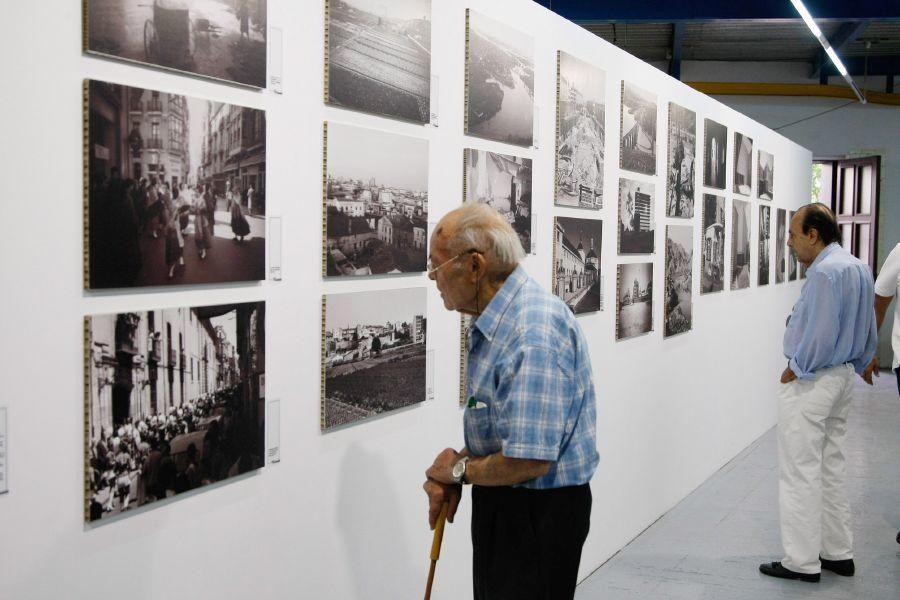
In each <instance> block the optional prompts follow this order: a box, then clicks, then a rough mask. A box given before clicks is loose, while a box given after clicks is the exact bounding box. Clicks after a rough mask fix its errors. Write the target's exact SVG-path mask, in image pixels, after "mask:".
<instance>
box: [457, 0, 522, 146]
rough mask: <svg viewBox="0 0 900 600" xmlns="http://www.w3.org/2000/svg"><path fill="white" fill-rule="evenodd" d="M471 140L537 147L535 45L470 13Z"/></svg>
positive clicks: (467, 113) (467, 120) (501, 25)
mask: <svg viewBox="0 0 900 600" xmlns="http://www.w3.org/2000/svg"><path fill="white" fill-rule="evenodd" d="M465 132H466V135H472V136H476V137H481V138H485V139H489V140H494V141H497V142H504V143H507V144H513V145H516V146H525V147H530V146H531V145H532V144H533V143H534V40H533V39H532V38H531V37H530V36H528V35H526V34H524V33H522V32H520V31H517V30H515V29H513V28H511V27H509V26H507V25H505V24H504V23H501V22H500V21H496V20H494V19H491V18H489V17H486V16H484V15H482V14H479V13H477V12H475V11H472V10H470V9H466V106H465Z"/></svg>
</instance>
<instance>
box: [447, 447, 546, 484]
mask: <svg viewBox="0 0 900 600" xmlns="http://www.w3.org/2000/svg"><path fill="white" fill-rule="evenodd" d="M460 454H463V455H464V456H466V455H469V454H468V450H467V449H466V448H463V450H462V451H461V452H460ZM552 464H553V463H552V462H550V461H547V460H531V459H526V458H509V457H506V456H503V454H501V453H500V452H496V453H494V454H489V455H487V456H479V457H476V458H471V459H469V464H468V465H467V466H466V481H468V482H469V483H471V484H474V485H483V486H488V487H493V486H501V485H515V484H517V483H523V482H525V481H529V480H531V479H535V478H537V477H541V476H542V475H546V474H547V473H548V472H549V471H550V466H551V465H552Z"/></svg>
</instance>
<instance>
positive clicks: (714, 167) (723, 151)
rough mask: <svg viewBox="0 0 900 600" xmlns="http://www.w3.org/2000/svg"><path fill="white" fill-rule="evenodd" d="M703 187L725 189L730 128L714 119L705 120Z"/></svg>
mask: <svg viewBox="0 0 900 600" xmlns="http://www.w3.org/2000/svg"><path fill="white" fill-rule="evenodd" d="M703 122H704V139H703V157H704V169H703V185H705V186H706V187H711V188H716V189H719V190H724V189H725V162H726V158H725V157H726V156H728V154H727V148H726V146H727V144H728V128H727V127H725V126H724V125H721V124H719V123H716V122H715V121H713V120H712V119H704V120H703Z"/></svg>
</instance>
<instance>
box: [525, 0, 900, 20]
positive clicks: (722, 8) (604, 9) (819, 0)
mask: <svg viewBox="0 0 900 600" xmlns="http://www.w3.org/2000/svg"><path fill="white" fill-rule="evenodd" d="M535 2H537V3H538V4H540V5H542V6H545V7H547V8H549V9H550V10H552V11H553V12H555V13H556V14H558V15H560V16H562V17H565V18H566V19H569V20H570V21H579V22H581V21H597V22H607V23H608V22H610V21H619V22H640V21H646V22H656V23H673V22H675V21H694V22H696V21H715V20H721V19H796V18H797V11H796V10H794V7H793V6H792V5H791V3H790V2H788V0H753V1H751V2H722V1H721V0H640V2H623V1H621V0H619V1H615V0H613V1H612V2H598V1H597V0H535ZM806 6H807V8H809V12H811V13H812V14H813V15H814V16H815V18H816V19H842V20H850V19H881V20H884V19H890V20H900V14H898V12H897V9H896V3H894V2H885V1H884V0H853V2H848V1H847V0H806Z"/></svg>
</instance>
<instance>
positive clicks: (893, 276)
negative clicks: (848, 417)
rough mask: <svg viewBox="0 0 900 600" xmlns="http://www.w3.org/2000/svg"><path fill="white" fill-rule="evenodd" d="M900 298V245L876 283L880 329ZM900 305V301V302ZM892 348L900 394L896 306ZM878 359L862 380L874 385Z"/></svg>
mask: <svg viewBox="0 0 900 600" xmlns="http://www.w3.org/2000/svg"><path fill="white" fill-rule="evenodd" d="M895 296H897V297H900V244H897V245H896V246H894V249H893V250H891V253H890V254H888V257H887V260H886V261H884V265H883V266H882V267H881V273H879V274H878V279H877V280H876V281H875V319H876V321H877V323H878V328H879V329H881V324H882V323H884V317H885V314H886V313H887V309H888V306H890V304H891V300H893V299H894V297H895ZM898 304H900V301H898ZM891 348H892V349H893V351H894V363H893V365H891V368H892V369H893V370H894V374H895V375H896V376H897V393H898V394H900V308H897V307H896V306H894V331H893V334H892V336H891ZM878 368H879V367H878V358H877V357H876V358H873V359H872V362H871V363H869V366H868V367H866V370H865V371H864V372H863V375H862V378H863V379H864V380H865V381H866V383H868V384H869V385H872V374H873V373H874V375H875V377H878V376H879V375H878ZM897 543H898V544H900V531H898V532H897Z"/></svg>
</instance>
